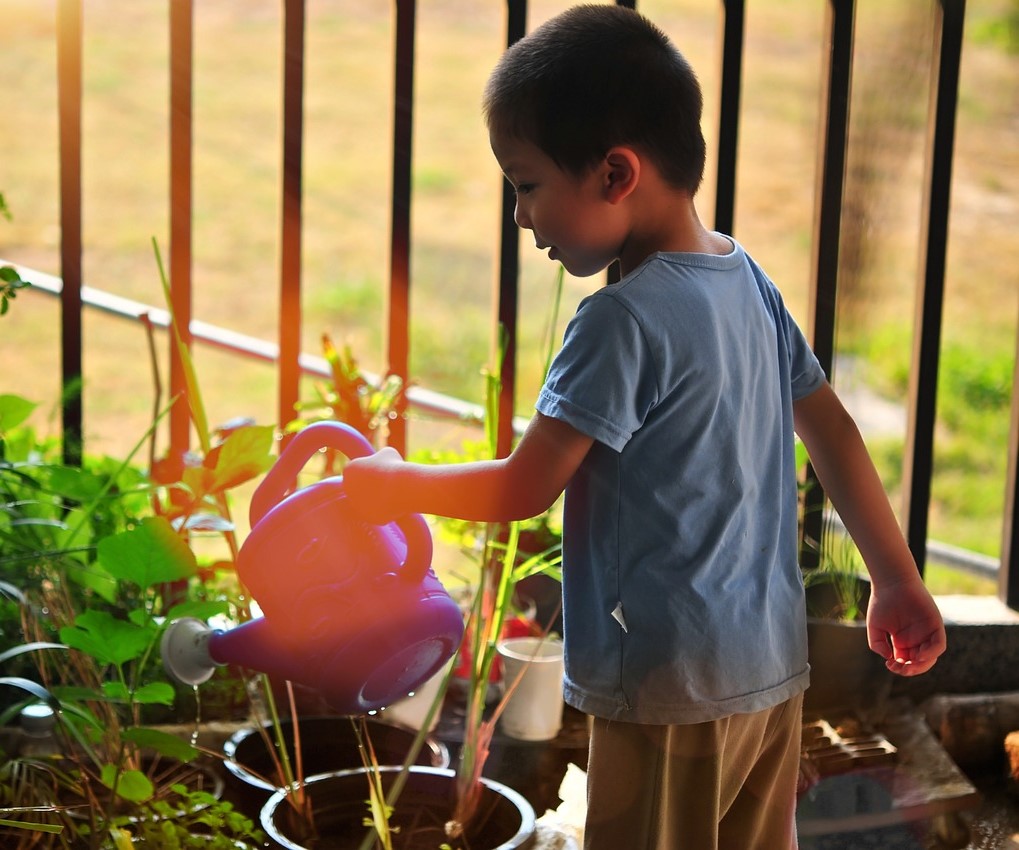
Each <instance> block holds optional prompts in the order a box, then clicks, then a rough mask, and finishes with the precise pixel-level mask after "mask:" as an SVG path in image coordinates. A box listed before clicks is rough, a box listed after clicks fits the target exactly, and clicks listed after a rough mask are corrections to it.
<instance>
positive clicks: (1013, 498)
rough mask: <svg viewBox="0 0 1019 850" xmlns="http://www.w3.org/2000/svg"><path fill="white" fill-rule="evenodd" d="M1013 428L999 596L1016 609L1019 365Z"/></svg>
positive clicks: (1018, 573) (1018, 344) (1018, 579)
mask: <svg viewBox="0 0 1019 850" xmlns="http://www.w3.org/2000/svg"><path fill="white" fill-rule="evenodd" d="M1015 354H1016V357H1015V361H1014V362H1015V363H1016V364H1019V324H1017V325H1016V334H1015ZM1012 372H1013V374H1012V430H1011V432H1010V433H1011V436H1010V437H1009V441H1008V476H1007V478H1006V479H1005V480H1006V485H1005V516H1004V521H1003V523H1002V534H1001V568H1000V569H999V571H998V596H999V597H1000V598H1001V599H1002V601H1003V602H1004V603H1005V604H1006V605H1008V606H1009V607H1010V608H1019V518H1017V516H1016V513H1017V512H1019V367H1016V366H1013V369H1012Z"/></svg>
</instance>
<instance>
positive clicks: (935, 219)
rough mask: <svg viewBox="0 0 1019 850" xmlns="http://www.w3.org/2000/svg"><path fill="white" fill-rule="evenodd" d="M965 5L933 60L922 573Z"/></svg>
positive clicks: (916, 538) (917, 452) (917, 475)
mask: <svg viewBox="0 0 1019 850" xmlns="http://www.w3.org/2000/svg"><path fill="white" fill-rule="evenodd" d="M965 9H966V4H965V2H964V0H941V2H939V3H938V4H937V5H936V11H935V21H934V51H933V56H934V60H935V61H936V62H937V66H936V72H935V73H933V74H932V77H931V91H930V113H929V115H928V124H927V157H926V164H925V168H926V175H925V177H926V179H925V184H924V199H923V208H922V223H921V227H922V235H921V241H920V250H921V255H920V274H919V278H918V280H917V291H916V324H915V331H914V334H913V363H912V368H911V369H910V386H909V399H910V404H909V420H908V426H907V436H906V451H905V465H904V470H903V481H904V482H905V488H904V492H903V501H904V504H903V517H904V522H905V526H906V540H907V541H908V542H909V544H910V548H911V549H912V551H913V557H914V558H915V559H916V560H917V563H918V564H919V565H920V568H921V572H922V570H923V557H924V553H925V548H924V545H923V542H924V541H925V540H926V539H927V533H928V523H929V512H930V501H931V476H932V474H933V471H934V426H935V421H936V419H937V389H938V387H937V385H938V360H939V357H940V351H941V320H942V315H943V313H944V300H945V297H944V296H945V255H946V247H947V244H948V213H949V206H950V194H951V185H952V155H953V151H954V147H955V116H956V108H957V106H958V99H959V65H960V62H961V58H962V30H963V22H964V18H965Z"/></svg>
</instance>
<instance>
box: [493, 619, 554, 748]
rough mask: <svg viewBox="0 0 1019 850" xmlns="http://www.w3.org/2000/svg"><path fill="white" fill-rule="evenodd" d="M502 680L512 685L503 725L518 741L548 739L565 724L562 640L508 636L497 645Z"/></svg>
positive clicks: (507, 686)
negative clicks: (521, 675)
mask: <svg viewBox="0 0 1019 850" xmlns="http://www.w3.org/2000/svg"><path fill="white" fill-rule="evenodd" d="M498 650H499V655H500V657H501V658H502V670H503V673H502V681H503V686H504V687H505V688H507V689H508V688H510V687H512V685H513V683H514V682H515V681H516V679H517V676H518V675H520V671H521V670H523V671H524V672H523V678H522V679H521V680H520V684H519V685H517V687H516V690H515V691H513V693H512V694H511V695H510V698H509V700H508V701H507V703H506V707H505V708H504V709H503V713H502V716H501V717H500V719H499V724H500V728H501V729H502V731H503V733H504V734H505V735H507V736H509V737H510V738H516V739H517V740H519V741H549V740H551V739H552V738H554V737H555V736H556V735H558V734H559V730H560V729H561V728H562V725H563V642H562V641H561V640H559V639H558V638H545V640H542V639H541V638H536V637H517V638H506V639H505V640H502V641H500V642H499V644H498Z"/></svg>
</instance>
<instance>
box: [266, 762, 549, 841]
mask: <svg viewBox="0 0 1019 850" xmlns="http://www.w3.org/2000/svg"><path fill="white" fill-rule="evenodd" d="M402 769H403V768H402V767H398V766H396V765H381V766H379V768H378V770H379V771H380V772H382V773H394V772H398V771H400V770H402ZM367 770H368V769H367V768H364V767H355V768H350V769H348V770H334V771H331V772H329V773H318V774H315V775H314V776H309V777H306V778H305V780H304V781H303V782H296V783H294V784H293V785H290V786H288V787H286V788H278V789H276V791H275V792H274V793H273V795H272V796H271V797H270V798H269V799H268V800H267V801H266V803H265V805H264V806H263V807H262V811H261V813H260V816H259V820H260V822H261V825H262V829H263V830H264V831H265V832H266V834H267V835H269V836H270V837H271V838H272V840H274V841H276V842H279V843H280V845H281V846H282V847H288V846H289V847H294V848H295V847H299V845H296V844H294V843H293V842H290V841H288V839H286V838H285V837H284V836H281V835H278V834H277V830H276V829H275V828H274V825H273V824H272V822H271V817H270V815H271V814H272V813H273V812H274V811H275V810H276V809H277V808H278V807H279V806H280V804H282V803H283V801H284V800H285V799H286V797H287V796H288V795H289V794H291V793H292V792H293V791H294V790H296V787H301V786H304V785H313V784H315V783H317V782H324V781H326V780H329V779H335V778H339V777H345V776H356V775H358V774H364V773H366V772H367ZM410 771H411V772H412V773H419V774H429V775H432V776H445V777H447V778H449V779H451V780H455V779H456V771H455V770H453V769H452V768H448V767H427V766H425V765H411V766H410ZM481 784H482V785H484V786H485V787H487V788H489V789H490V790H492V791H494V792H496V793H497V794H500V795H502V796H503V797H505V798H506V799H507V800H509V801H510V802H511V803H512V804H513V805H514V806H515V807H516V809H517V811H518V812H520V828H519V829H518V830H517V832H516V834H515V835H513V836H512V837H511V838H509V839H508V840H507V841H504V842H503V843H502V844H500V845H499V846H498V847H494V848H491V850H508V848H515V847H523V846H525V845H524V844H523V843H522V842H523V840H525V839H526V838H527V837H528V836H530V835H533V833H534V831H535V829H536V828H537V826H536V823H535V814H534V807H533V806H532V805H531V804H530V803H529V802H527V799H526V798H525V797H524V795H523V794H521V793H520V792H519V791H516V790H514V789H513V788H510V787H509V786H508V785H504V784H503V783H501V782H497V781H496V780H494V779H488V778H487V777H484V776H482V777H481ZM397 805H399V803H397ZM284 841H286V842H287V843H286V844H284V843H283V842H284ZM514 842H517V843H514Z"/></svg>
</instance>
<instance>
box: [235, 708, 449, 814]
mask: <svg viewBox="0 0 1019 850" xmlns="http://www.w3.org/2000/svg"><path fill="white" fill-rule="evenodd" d="M281 723H282V729H283V738H284V740H285V741H286V742H287V750H288V752H289V755H290V759H291V764H292V765H293V766H294V769H295V770H296V769H297V764H296V761H295V755H296V751H295V748H294V732H293V724H292V723H291V721H290V720H289V719H284V720H282V721H281ZM298 723H299V730H300V737H301V759H302V770H303V774H304V776H306V777H309V776H314V775H315V774H319V773H334V772H336V771H339V770H352V769H355V768H359V767H361V766H362V762H361V757H360V755H359V753H358V750H357V736H356V735H355V733H354V729H353V726H352V724H351V721H350V718H349V717H339V716H336V715H331V716H324V717H302V718H300V719H299V721H298ZM266 729H267V731H268V733H269V738H270V740H275V738H274V735H275V733H274V731H273V730H272V729H271V727H270V726H269V724H266ZM368 729H369V734H370V736H371V742H372V746H373V747H374V749H375V755H376V757H377V759H378V762H379V764H383V765H400V764H403V761H404V759H405V758H406V757H407V753H409V752H410V748H411V745H412V744H413V742H414V737H415V735H416V734H417V733H416V732H415V731H414V730H413V729H410V728H407V727H405V726H400V725H396V724H393V723H384V722H382V721H379V720H369V721H368ZM223 754H224V755H225V756H226V761H225V762H224V765H225V767H226V769H227V782H228V783H229V791H230V798H231V799H232V800H234V802H235V803H236V804H237V806H238V808H239V809H241V811H244V812H245V813H247V814H249V815H250V816H251V817H255V818H257V817H258V812H259V811H260V810H261V808H262V806H263V805H264V804H265V801H266V800H268V799H269V796H270V795H271V794H272V793H273V792H274V791H275V790H276V789H277V788H278V787H279V786H280V785H282V782H281V781H280V780H278V779H277V776H276V769H275V766H274V761H273V758H272V756H271V755H270V751H269V750H268V748H267V746H266V741H265V738H264V737H263V736H262V735H261V733H259V731H258V729H256V728H255V727H253V726H252V727H247V728H245V729H241V730H240V731H238V732H237V733H235V734H234V735H233V736H231V738H230V739H229V740H228V741H227V742H226V743H225V744H224V745H223ZM417 763H418V764H420V765H425V766H428V767H447V766H448V765H449V750H448V748H447V747H446V745H445V744H443V743H442V742H440V741H439V740H437V739H436V738H433V737H431V736H429V737H427V738H425V742H424V744H423V745H422V747H421V751H420V752H419V753H418V758H417Z"/></svg>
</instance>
